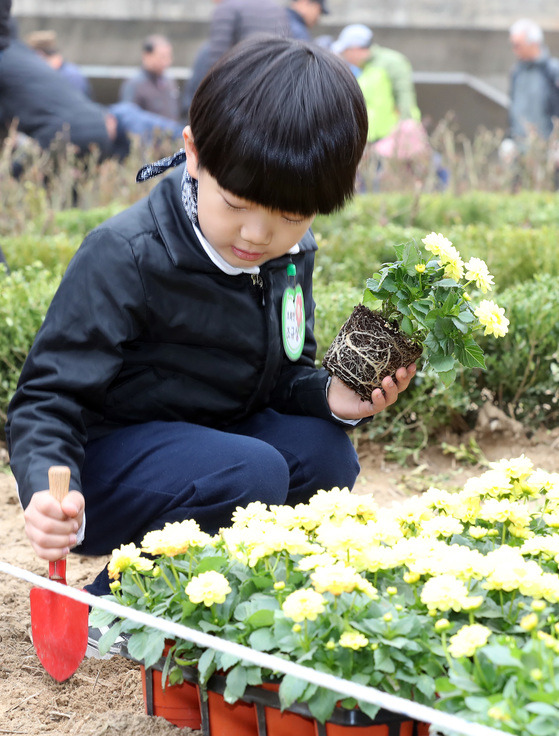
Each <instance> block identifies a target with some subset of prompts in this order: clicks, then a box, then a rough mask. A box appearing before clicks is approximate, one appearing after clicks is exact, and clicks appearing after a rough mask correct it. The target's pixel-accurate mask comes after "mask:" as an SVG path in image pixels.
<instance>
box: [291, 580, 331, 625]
mask: <svg viewBox="0 0 559 736" xmlns="http://www.w3.org/2000/svg"><path fill="white" fill-rule="evenodd" d="M325 606H326V601H325V599H324V597H323V596H322V595H321V594H320V593H317V592H316V591H315V590H312V589H311V588H301V589H300V590H296V591H294V592H293V593H290V595H288V596H287V598H286V599H285V601H284V602H283V605H282V607H281V609H282V611H283V612H284V614H285V615H286V616H287V618H290V619H291V620H292V621H295V622H296V623H300V622H301V621H315V620H316V618H317V616H319V615H320V614H321V613H322V612H323V611H324V608H325Z"/></svg>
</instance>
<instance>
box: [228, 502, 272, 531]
mask: <svg viewBox="0 0 559 736" xmlns="http://www.w3.org/2000/svg"><path fill="white" fill-rule="evenodd" d="M272 519H273V514H272V513H271V512H270V511H268V507H267V506H266V504H265V503H262V501H252V502H251V503H249V504H247V506H246V507H245V508H242V507H241V506H237V508H236V509H235V511H234V512H233V516H232V521H233V526H251V524H253V523H254V522H255V521H256V522H257V523H258V524H261V523H262V522H264V521H270V520H272Z"/></svg>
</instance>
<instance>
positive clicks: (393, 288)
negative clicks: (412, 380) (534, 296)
mask: <svg viewBox="0 0 559 736" xmlns="http://www.w3.org/2000/svg"><path fill="white" fill-rule="evenodd" d="M422 243H423V244H424V246H425V250H426V251H427V252H428V253H430V254H431V256H430V257H429V256H427V255H426V254H425V253H424V252H423V251H422V250H421V249H420V248H419V246H418V245H417V244H416V243H415V242H410V243H406V244H404V245H398V246H396V247H395V249H396V254H397V258H398V260H396V261H395V262H393V263H386V264H384V265H383V266H382V267H381V269H380V271H379V272H378V273H375V274H373V276H372V277H371V278H370V279H368V280H367V284H366V289H365V291H364V294H363V302H362V304H359V305H357V306H356V307H355V309H354V311H353V312H352V314H351V315H350V317H349V319H348V320H347V321H346V322H345V324H344V325H343V326H342V328H341V329H340V332H339V333H338V335H337V337H336V338H335V339H334V341H333V343H332V345H331V346H330V347H329V349H328V351H327V352H326V354H325V356H324V359H323V365H324V367H325V368H326V369H327V370H328V371H329V372H330V373H332V374H333V375H335V376H337V377H338V378H340V379H341V380H342V381H343V382H344V383H345V384H346V385H348V386H349V387H350V388H352V389H353V390H354V391H356V392H357V393H358V394H359V395H360V396H361V398H363V399H364V400H366V401H369V400H370V397H371V392H372V391H373V389H375V388H378V387H379V386H380V385H381V381H382V379H383V378H384V377H385V376H387V375H394V373H395V372H396V370H397V368H399V367H400V366H408V365H409V364H410V363H412V362H414V361H416V360H417V359H418V358H419V357H420V356H421V355H423V358H424V362H425V365H429V366H431V368H432V369H433V370H434V371H436V372H437V374H438V375H439V376H440V378H441V380H442V381H443V383H444V384H445V385H447V386H448V385H450V384H451V383H452V382H453V381H454V380H455V378H456V365H457V363H461V364H462V365H464V366H466V367H468V368H474V367H477V368H484V367H485V363H484V359H483V352H482V350H481V348H480V347H479V345H478V344H477V343H476V341H475V339H474V334H475V332H476V331H478V330H481V329H484V330H485V332H484V334H486V335H488V334H491V335H494V336H495V337H502V336H503V335H505V334H506V332H507V330H508V324H509V321H508V319H507V318H506V317H505V312H504V309H502V308H501V307H499V306H498V305H497V304H496V303H495V302H493V301H492V300H489V299H483V300H481V301H480V303H479V304H478V305H477V306H473V305H472V301H471V300H472V297H471V295H470V293H469V292H470V290H471V289H477V290H479V291H481V292H482V293H483V294H486V293H487V292H488V291H490V290H491V288H492V286H493V277H492V276H491V274H490V273H489V270H488V268H487V265H486V264H485V262H484V261H482V260H481V259H480V258H470V259H469V260H468V261H467V262H466V263H464V261H463V260H462V258H461V256H460V253H459V252H458V250H457V249H456V248H455V247H454V246H453V245H452V243H451V242H450V240H448V239H447V238H445V237H444V235H442V234H441V233H438V234H437V233H430V234H429V235H427V236H426V237H425V238H423V240H422Z"/></svg>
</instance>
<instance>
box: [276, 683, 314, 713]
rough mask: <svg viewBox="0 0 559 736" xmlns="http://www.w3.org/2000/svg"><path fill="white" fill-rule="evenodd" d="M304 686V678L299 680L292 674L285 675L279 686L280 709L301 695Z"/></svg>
mask: <svg viewBox="0 0 559 736" xmlns="http://www.w3.org/2000/svg"><path fill="white" fill-rule="evenodd" d="M306 687H307V683H306V682H305V680H300V679H299V678H298V677H293V675H285V676H284V678H283V680H282V681H281V684H280V687H279V699H280V703H281V707H282V710H283V709H285V708H289V706H290V705H293V703H294V702H295V701H296V700H298V699H299V698H300V697H301V696H302V695H303V693H304V692H305V689H306Z"/></svg>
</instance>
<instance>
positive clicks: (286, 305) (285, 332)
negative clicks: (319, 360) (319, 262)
mask: <svg viewBox="0 0 559 736" xmlns="http://www.w3.org/2000/svg"><path fill="white" fill-rule="evenodd" d="M296 273H297V269H296V267H295V264H294V263H290V264H289V266H288V267H287V281H288V284H289V286H287V288H286V289H285V291H284V292H283V299H282V304H281V334H282V338H283V349H284V350H285V354H286V355H287V357H288V358H289V360H293V361H296V360H299V358H300V357H301V354H302V352H303V346H304V344H305V301H304V299H303V289H302V288H301V285H300V284H297V283H296V282H295V276H296Z"/></svg>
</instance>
